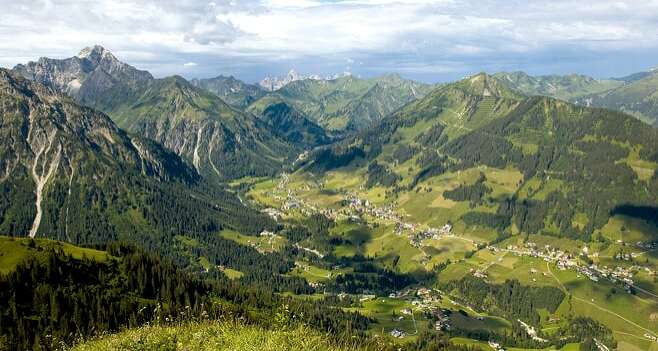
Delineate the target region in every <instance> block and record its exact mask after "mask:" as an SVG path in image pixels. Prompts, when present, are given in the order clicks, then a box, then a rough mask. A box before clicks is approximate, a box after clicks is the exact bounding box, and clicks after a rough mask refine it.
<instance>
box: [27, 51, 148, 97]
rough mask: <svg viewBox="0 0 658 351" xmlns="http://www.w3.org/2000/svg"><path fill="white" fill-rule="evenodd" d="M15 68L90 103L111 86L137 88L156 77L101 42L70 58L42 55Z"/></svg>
mask: <svg viewBox="0 0 658 351" xmlns="http://www.w3.org/2000/svg"><path fill="white" fill-rule="evenodd" d="M14 71H16V72H18V73H19V74H21V75H22V76H24V77H25V78H28V79H30V80H34V81H37V82H40V83H42V84H44V85H46V86H48V87H51V88H54V89H56V90H57V91H60V92H63V93H66V94H68V95H69V96H71V97H73V98H74V99H75V100H76V101H78V102H80V103H82V104H85V105H90V106H94V105H95V104H96V102H97V99H98V97H99V96H101V95H103V94H104V93H106V92H108V91H109V90H111V89H115V88H117V87H121V88H123V89H133V88H134V87H136V86H137V85H139V84H142V83H144V82H147V81H149V80H152V79H153V76H152V75H151V74H150V73H149V72H146V71H141V70H138V69H136V68H134V67H132V66H130V65H127V64H125V63H123V62H121V61H119V60H117V58H116V57H114V55H112V53H111V52H109V51H108V50H106V49H105V48H103V47H101V46H98V45H96V46H94V47H87V48H84V49H82V51H80V53H79V54H78V55H77V56H74V57H71V58H68V59H63V60H58V59H50V58H45V57H42V58H40V59H39V60H38V61H36V62H29V63H27V64H25V65H17V66H16V67H14Z"/></svg>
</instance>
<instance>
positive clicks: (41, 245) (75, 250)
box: [0, 236, 109, 274]
mask: <svg viewBox="0 0 658 351" xmlns="http://www.w3.org/2000/svg"><path fill="white" fill-rule="evenodd" d="M30 241H31V240H30V239H27V238H13V237H4V236H0V273H1V274H7V273H9V272H11V271H12V270H14V268H16V266H17V265H18V264H19V263H21V262H23V261H25V260H26V259H27V258H28V257H30V256H36V257H39V256H41V252H42V251H43V250H44V249H54V250H63V251H64V252H66V253H67V254H70V255H71V256H73V257H74V258H76V259H82V258H83V257H86V258H89V259H92V260H95V261H105V260H107V259H108V258H109V257H108V255H107V253H106V252H105V251H98V250H94V249H87V248H82V247H78V246H74V245H71V244H67V243H63V242H58V241H54V240H48V239H35V240H34V244H35V245H34V246H33V247H30Z"/></svg>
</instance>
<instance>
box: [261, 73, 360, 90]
mask: <svg viewBox="0 0 658 351" xmlns="http://www.w3.org/2000/svg"><path fill="white" fill-rule="evenodd" d="M351 75H352V74H351V73H349V72H344V73H339V74H334V75H331V76H324V77H322V76H320V75H317V74H309V75H303V74H299V73H297V71H295V70H294V69H291V70H290V71H289V72H288V74H287V75H285V76H282V77H270V76H268V77H265V78H263V80H261V81H260V83H258V84H259V85H260V86H261V88H263V89H265V90H266V91H275V90H279V89H281V88H283V87H284V86H286V85H288V84H290V83H292V82H296V81H298V80H307V79H309V80H334V79H338V78H341V77H347V76H351Z"/></svg>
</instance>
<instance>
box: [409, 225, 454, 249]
mask: <svg viewBox="0 0 658 351" xmlns="http://www.w3.org/2000/svg"><path fill="white" fill-rule="evenodd" d="M451 232H452V224H450V223H446V224H444V225H443V227H441V228H439V229H437V228H431V227H430V228H428V229H425V230H423V231H420V232H417V233H416V234H414V235H413V236H412V237H411V241H410V244H411V245H412V246H414V247H420V246H421V245H422V242H423V240H426V239H440V238H441V236H444V235H448V234H450V233H451Z"/></svg>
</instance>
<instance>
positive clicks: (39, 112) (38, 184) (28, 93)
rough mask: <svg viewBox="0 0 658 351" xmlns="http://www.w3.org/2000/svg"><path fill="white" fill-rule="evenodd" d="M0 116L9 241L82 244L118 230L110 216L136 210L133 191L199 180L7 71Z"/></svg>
mask: <svg viewBox="0 0 658 351" xmlns="http://www.w3.org/2000/svg"><path fill="white" fill-rule="evenodd" d="M0 116H2V123H1V124H0V137H1V138H2V140H3V143H2V145H0V187H1V188H2V192H3V194H4V196H2V198H0V231H1V232H3V233H8V234H15V235H29V236H31V237H34V236H37V235H42V234H44V233H47V234H49V236H53V237H57V238H60V239H67V240H69V241H80V240H79V239H81V237H80V236H81V235H82V236H84V235H86V234H87V233H91V231H93V230H96V229H99V227H98V226H101V227H106V226H112V222H113V220H111V219H110V214H109V213H108V212H112V211H111V210H114V208H113V207H112V204H113V203H115V202H123V203H124V204H126V205H127V204H129V203H130V201H129V200H127V199H126V198H123V196H126V195H125V191H127V189H132V190H130V191H134V192H135V193H140V192H142V194H144V193H147V192H149V190H147V189H148V188H149V187H150V186H147V185H146V184H151V185H152V186H156V187H159V186H160V185H156V184H168V183H177V182H182V183H188V184H191V183H194V182H196V181H197V179H198V175H197V173H196V172H194V170H193V169H191V168H190V167H189V166H187V165H185V163H183V162H182V161H181V160H180V158H178V157H177V156H176V155H174V154H172V153H170V152H167V151H165V150H163V149H161V148H160V147H159V146H157V145H155V144H153V143H150V142H148V141H145V140H143V139H141V138H138V137H132V136H129V135H128V134H126V133H125V132H124V131H122V130H121V129H119V128H118V127H117V126H116V125H115V124H114V123H113V122H112V121H111V120H110V119H109V118H108V117H107V116H106V115H104V114H102V113H101V112H98V111H95V110H93V109H90V108H87V107H81V106H79V105H77V104H76V103H75V102H74V101H73V100H72V99H71V98H69V97H67V96H64V95H61V94H58V93H56V92H54V91H53V90H52V89H51V88H48V87H45V86H43V85H41V84H38V83H34V82H30V81H28V80H25V79H24V78H22V77H20V76H18V75H15V74H13V73H11V72H10V71H7V70H5V69H0ZM113 215H114V216H116V218H115V219H119V220H126V221H127V222H130V220H128V219H126V218H123V217H122V216H121V214H120V213H114V214H113ZM122 218H123V219H122ZM126 225H127V226H129V224H126ZM72 227H75V228H76V230H75V231H73V230H72V229H71V228H72ZM103 229H105V228H103ZM99 230H100V229H99ZM74 232H75V234H74ZM115 235H116V234H115Z"/></svg>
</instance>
